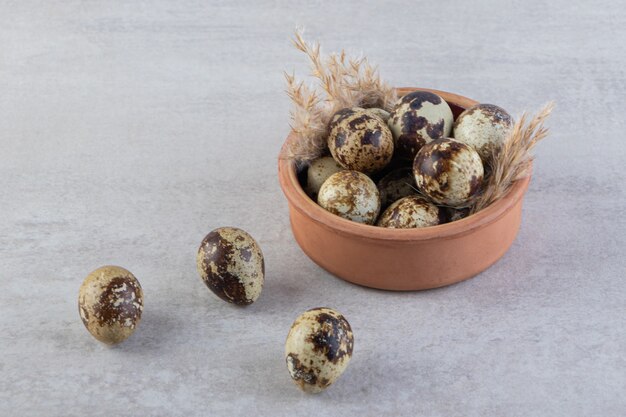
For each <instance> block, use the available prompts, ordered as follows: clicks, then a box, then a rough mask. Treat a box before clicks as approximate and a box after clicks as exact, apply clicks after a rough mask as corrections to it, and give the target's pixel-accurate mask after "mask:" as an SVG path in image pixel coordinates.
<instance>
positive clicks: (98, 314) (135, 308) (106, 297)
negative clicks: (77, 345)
mask: <svg viewBox="0 0 626 417" xmlns="http://www.w3.org/2000/svg"><path fill="white" fill-rule="evenodd" d="M78 311H79V313H80V318H81V320H82V321H83V324H84V325H85V327H86V328H87V330H88V331H89V333H91V335H92V336H93V337H95V338H96V339H98V340H99V341H101V342H103V343H106V344H108V345H114V344H116V343H120V342H122V341H124V340H125V339H126V338H128V337H129V336H130V335H131V334H133V332H134V331H135V328H136V327H137V325H138V324H139V321H140V320H141V312H142V311H143V291H142V290H141V285H139V281H137V278H135V277H134V276H133V274H131V273H130V272H129V271H127V270H126V269H124V268H121V267H119V266H103V267H101V268H98V269H96V270H95V271H93V272H92V273H90V274H89V275H87V278H85V280H84V281H83V284H82V285H81V286H80V290H79V293H78Z"/></svg>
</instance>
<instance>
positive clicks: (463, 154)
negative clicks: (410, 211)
mask: <svg viewBox="0 0 626 417" xmlns="http://www.w3.org/2000/svg"><path fill="white" fill-rule="evenodd" d="M413 173H414V174H415V182H416V184H417V188H418V189H419V190H420V192H421V193H422V194H424V195H425V196H427V197H429V198H430V199H431V200H433V201H434V202H436V203H438V204H443V205H447V206H453V207H458V206H463V205H465V204H467V203H468V202H469V200H470V199H471V198H472V197H473V196H475V195H476V194H477V193H478V191H479V190H480V186H481V183H482V181H483V174H484V172H483V164H482V161H481V160H480V156H479V155H478V153H477V152H476V151H475V150H474V148H472V147H470V146H468V145H466V144H464V143H461V142H459V141H456V140H454V139H449V138H442V139H438V140H436V141H433V142H431V143H429V144H427V145H424V146H423V147H422V149H420V151H419V152H418V154H417V156H416V157H415V161H414V163H413Z"/></svg>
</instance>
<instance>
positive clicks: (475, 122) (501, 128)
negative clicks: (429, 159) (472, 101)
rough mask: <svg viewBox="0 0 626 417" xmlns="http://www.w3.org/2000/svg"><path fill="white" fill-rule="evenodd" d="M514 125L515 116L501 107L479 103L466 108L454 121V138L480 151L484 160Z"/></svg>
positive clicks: (499, 144) (500, 144) (498, 145)
mask: <svg viewBox="0 0 626 417" xmlns="http://www.w3.org/2000/svg"><path fill="white" fill-rule="evenodd" d="M512 127H513V118H512V117H511V115H510V114H509V113H507V112H506V110H504V109H503V108H501V107H498V106H495V105H493V104H477V105H475V106H473V107H470V108H469V109H467V110H465V111H464V112H463V113H461V114H460V115H459V117H458V118H457V119H456V121H455V122H454V139H456V140H458V141H459V142H463V143H465V144H467V145H469V146H471V147H472V148H474V149H475V150H476V152H478V154H479V155H480V157H481V158H482V159H483V161H488V160H490V157H491V154H492V153H493V152H494V151H495V150H496V149H498V148H499V147H500V146H502V144H503V143H504V141H505V140H506V138H507V135H508V134H509V132H510V131H511V128H512Z"/></svg>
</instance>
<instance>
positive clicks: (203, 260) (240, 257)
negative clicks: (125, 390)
mask: <svg viewBox="0 0 626 417" xmlns="http://www.w3.org/2000/svg"><path fill="white" fill-rule="evenodd" d="M196 264H197V266H198V272H199V273H200V277H202V280H203V281H204V283H205V284H206V286H207V287H209V289H210V290H211V291H213V293H215V295H217V296H218V297H219V298H221V299H222V300H224V301H227V302H229V303H233V304H237V305H248V304H252V303H253V302H254V301H256V299H257V298H259V296H260V295H261V291H262V290H263V282H264V279H265V262H264V259H263V253H262V252H261V248H260V247H259V245H258V244H257V242H256V241H255V240H254V239H253V238H252V236H250V235H249V234H248V233H246V232H245V231H243V230H241V229H237V228H235V227H220V228H218V229H215V230H213V231H212V232H211V233H209V234H208V235H206V237H205V238H204V240H203V241H202V243H201V244H200V248H199V249H198V255H197V257H196Z"/></svg>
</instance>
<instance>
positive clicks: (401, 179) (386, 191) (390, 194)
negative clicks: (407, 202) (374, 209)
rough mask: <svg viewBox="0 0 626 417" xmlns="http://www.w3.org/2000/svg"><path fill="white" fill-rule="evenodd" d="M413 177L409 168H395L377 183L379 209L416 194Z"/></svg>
mask: <svg viewBox="0 0 626 417" xmlns="http://www.w3.org/2000/svg"><path fill="white" fill-rule="evenodd" d="M416 190H417V188H416V186H415V176H414V175H413V169H412V168H409V167H404V168H397V169H394V170H393V171H391V172H390V173H388V174H387V175H385V176H384V177H382V178H381V179H380V181H378V192H379V193H380V204H381V207H388V206H389V205H390V204H391V203H393V202H394V201H397V200H399V199H401V198H402V197H408V196H410V195H412V194H415V193H416Z"/></svg>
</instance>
